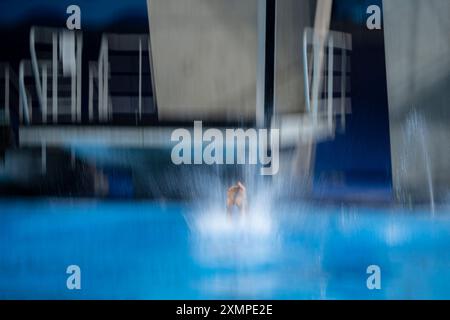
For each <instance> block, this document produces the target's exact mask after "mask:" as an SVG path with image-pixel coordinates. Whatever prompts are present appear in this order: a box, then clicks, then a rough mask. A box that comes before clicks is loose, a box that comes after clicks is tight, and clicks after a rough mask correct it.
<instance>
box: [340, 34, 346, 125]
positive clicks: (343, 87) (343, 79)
mask: <svg viewBox="0 0 450 320" xmlns="http://www.w3.org/2000/svg"><path fill="white" fill-rule="evenodd" d="M345 43H346V44H347V41H345ZM341 53H342V55H341V59H342V61H341V68H342V71H341V127H342V129H345V121H346V119H345V116H346V110H345V107H346V97H347V50H346V48H345V46H344V47H343V48H342V51H341Z"/></svg>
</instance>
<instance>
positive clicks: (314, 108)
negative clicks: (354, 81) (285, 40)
mask: <svg viewBox="0 0 450 320" xmlns="http://www.w3.org/2000/svg"><path fill="white" fill-rule="evenodd" d="M320 37H321V35H319V34H318V33H316V32H314V29H311V28H306V29H305V30H304V33H303V74H304V86H305V103H306V110H307V112H308V113H310V114H311V115H312V119H313V124H314V125H315V126H316V125H318V121H319V119H323V118H325V121H326V122H327V126H328V130H329V132H330V133H331V132H334V130H335V124H334V118H335V108H334V71H335V62H334V60H335V54H334V53H335V49H339V50H340V53H341V63H340V67H341V68H340V70H339V72H340V89H341V90H340V108H339V111H338V113H339V114H340V118H341V126H342V127H343V128H345V115H346V104H347V68H348V66H347V59H348V54H347V52H348V51H351V50H352V40H351V35H350V34H347V33H342V32H337V31H329V32H328V34H327V35H326V36H325V38H324V39H321V38H320ZM321 42H322V43H324V44H326V46H324V47H326V48H327V56H328V59H327V68H325V70H326V72H327V80H328V81H327V82H325V81H323V79H324V76H323V71H322V68H321V67H320V66H319V63H320V62H319V61H320V59H319V55H321V52H320V51H321V50H325V48H321V46H320V43H321ZM310 46H311V47H312V59H311V60H312V61H310V60H309V58H308V57H309V50H308V49H309V47H310ZM322 54H323V53H322ZM311 66H312V68H311ZM311 84H312V88H311ZM322 88H326V92H327V96H326V101H325V102H326V103H324V104H322V106H321V104H320V100H321V99H320V97H319V96H320V93H321V92H322ZM323 105H324V106H326V107H325V110H323V109H324V108H323Z"/></svg>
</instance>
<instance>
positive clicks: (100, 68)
mask: <svg viewBox="0 0 450 320" xmlns="http://www.w3.org/2000/svg"><path fill="white" fill-rule="evenodd" d="M103 51H104V49H103V41H102V44H101V47H100V57H99V59H98V71H97V72H98V118H99V121H100V122H104V121H105V119H104V117H105V116H104V112H103Z"/></svg>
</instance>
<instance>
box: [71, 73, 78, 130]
mask: <svg viewBox="0 0 450 320" xmlns="http://www.w3.org/2000/svg"><path fill="white" fill-rule="evenodd" d="M76 80H77V73H76V71H75V70H72V71H71V74H70V115H71V121H72V123H74V122H76V108H77V101H76V100H77V95H76V93H77V92H76V91H77V86H76Z"/></svg>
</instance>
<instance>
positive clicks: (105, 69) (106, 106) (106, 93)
mask: <svg viewBox="0 0 450 320" xmlns="http://www.w3.org/2000/svg"><path fill="white" fill-rule="evenodd" d="M104 45H105V51H104V53H103V54H104V56H103V57H104V59H105V61H104V63H103V72H104V74H103V104H104V109H105V116H106V119H105V120H106V121H109V120H110V119H111V112H112V110H109V57H108V40H107V38H105V44H104Z"/></svg>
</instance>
